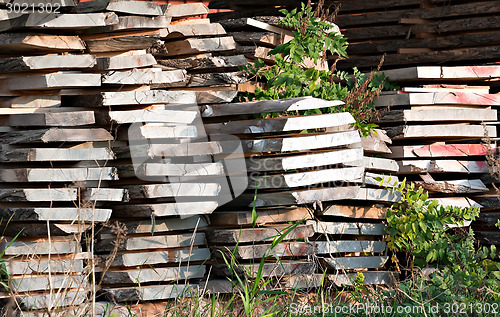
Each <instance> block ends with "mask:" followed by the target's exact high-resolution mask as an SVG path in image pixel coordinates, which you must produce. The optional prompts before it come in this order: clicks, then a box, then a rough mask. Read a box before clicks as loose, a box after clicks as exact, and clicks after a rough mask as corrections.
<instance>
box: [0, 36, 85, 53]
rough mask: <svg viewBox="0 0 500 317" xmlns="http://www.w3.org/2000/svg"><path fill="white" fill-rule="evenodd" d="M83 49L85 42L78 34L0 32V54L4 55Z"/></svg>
mask: <svg viewBox="0 0 500 317" xmlns="http://www.w3.org/2000/svg"><path fill="white" fill-rule="evenodd" d="M84 49H85V43H84V42H83V41H82V40H81V39H80V38H79V37H78V36H70V35H48V34H45V35H44V34H32V33H2V34H0V54H5V55H19V54H31V53H38V54H40V53H55V52H71V51H81V50H84ZM13 52H15V54H13Z"/></svg>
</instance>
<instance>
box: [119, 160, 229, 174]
mask: <svg viewBox="0 0 500 317" xmlns="http://www.w3.org/2000/svg"><path fill="white" fill-rule="evenodd" d="M135 173H137V174H140V175H141V176H146V177H148V176H178V177H183V176H212V175H224V173H225V169H224V165H223V164H222V162H216V163H193V164H172V163H146V164H144V165H141V166H140V167H139V169H138V170H137V171H135ZM123 176H124V177H126V174H125V173H123Z"/></svg>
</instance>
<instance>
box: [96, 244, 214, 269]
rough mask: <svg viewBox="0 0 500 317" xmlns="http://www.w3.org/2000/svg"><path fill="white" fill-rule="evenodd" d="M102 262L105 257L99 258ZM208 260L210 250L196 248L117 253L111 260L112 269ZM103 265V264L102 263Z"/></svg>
mask: <svg viewBox="0 0 500 317" xmlns="http://www.w3.org/2000/svg"><path fill="white" fill-rule="evenodd" d="M101 258H102V259H103V260H104V261H105V260H107V259H106V257H101ZM208 259H210V249H206V248H197V247H194V248H193V249H191V248H188V249H181V250H178V249H172V250H166V251H153V250H151V251H148V252H130V253H124V252H118V253H117V254H116V257H115V258H114V259H113V260H112V262H111V266H112V267H118V266H120V267H123V266H126V267H134V266H141V265H144V266H149V265H155V264H177V265H179V263H186V264H187V263H188V262H197V261H205V260H208ZM102 263H104V262H102Z"/></svg>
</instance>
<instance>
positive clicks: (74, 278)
mask: <svg viewBox="0 0 500 317" xmlns="http://www.w3.org/2000/svg"><path fill="white" fill-rule="evenodd" d="M9 281H10V282H12V291H13V292H16V293H18V292H19V293H21V292H32V291H45V290H52V291H53V292H58V291H61V292H64V290H65V289H72V288H75V289H77V288H81V289H85V287H87V284H88V281H87V278H86V276H85V275H83V274H82V275H69V274H68V275H52V276H49V275H46V276H22V277H12V278H10V279H9ZM37 308H38V307H37Z"/></svg>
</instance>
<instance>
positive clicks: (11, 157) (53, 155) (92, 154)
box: [0, 148, 114, 162]
mask: <svg viewBox="0 0 500 317" xmlns="http://www.w3.org/2000/svg"><path fill="white" fill-rule="evenodd" d="M112 159H114V154H113V152H112V151H111V149H108V148H94V149H92V148H90V149H78V148H76V149H64V148H58V149H51V148H25V149H12V150H3V151H0V161H1V162H48V161H96V160H97V161H107V160H112Z"/></svg>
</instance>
